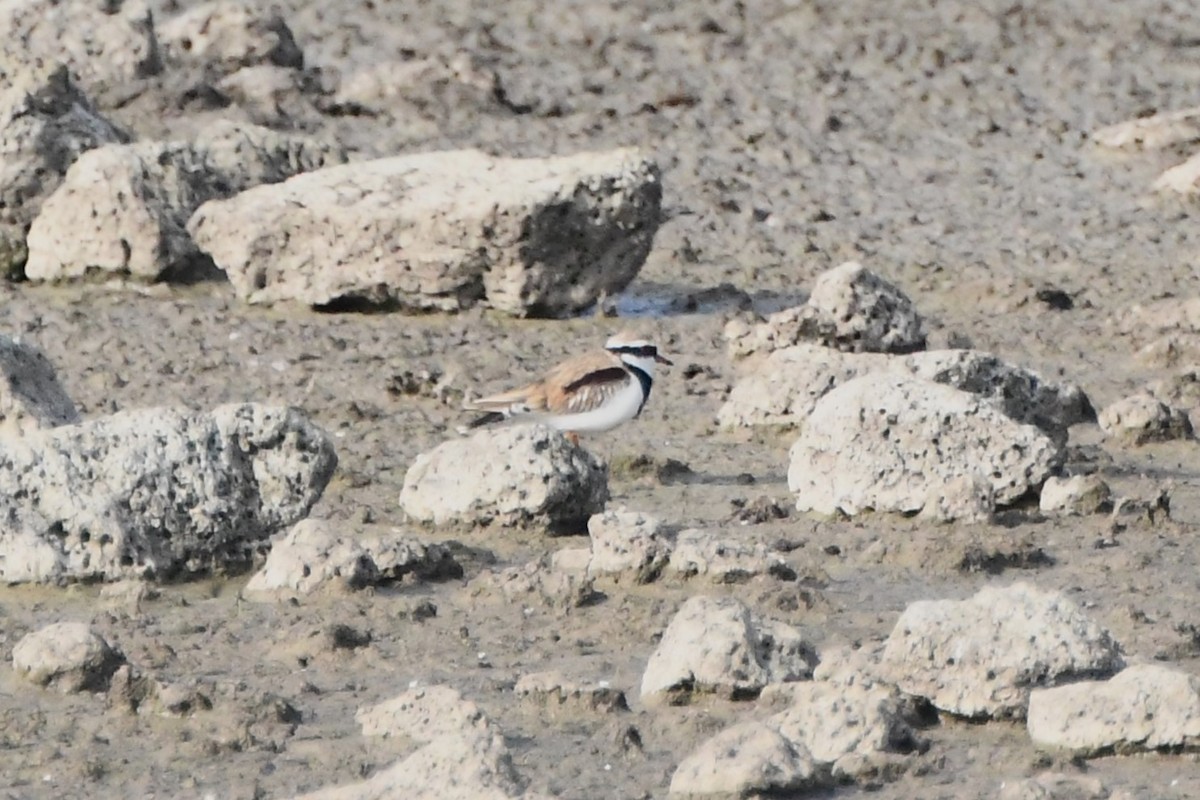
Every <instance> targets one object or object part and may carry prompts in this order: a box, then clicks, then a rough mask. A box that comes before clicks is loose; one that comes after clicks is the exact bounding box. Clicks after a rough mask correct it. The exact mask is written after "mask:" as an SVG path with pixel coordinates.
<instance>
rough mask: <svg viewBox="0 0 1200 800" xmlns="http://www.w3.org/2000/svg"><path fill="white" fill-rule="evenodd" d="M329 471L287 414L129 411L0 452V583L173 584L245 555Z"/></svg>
mask: <svg viewBox="0 0 1200 800" xmlns="http://www.w3.org/2000/svg"><path fill="white" fill-rule="evenodd" d="M336 464H337V457H336V455H335V454H334V450H333V446H332V444H331V443H330V440H329V438H328V437H327V436H326V435H325V433H324V432H323V431H321V430H320V429H319V428H317V427H316V426H315V425H313V424H312V422H310V421H309V420H308V418H307V417H306V416H304V415H303V414H302V413H301V412H300V411H298V410H296V409H288V408H276V407H271V406H261V405H254V404H247V405H228V406H221V407H219V408H217V409H215V410H214V411H212V412H211V413H196V412H189V411H182V410H176V409H140V410H134V411H126V412H122V413H119V414H115V415H113V416H110V417H104V418H100V419H96V420H91V421H88V422H83V423H80V424H77V425H65V426H60V427H57V428H50V429H48V430H44V431H38V432H35V433H30V434H26V435H25V436H23V437H20V438H18V439H13V440H9V441H7V442H6V443H5V447H4V448H3V450H2V451H0V519H3V520H5V522H4V524H3V525H2V526H0V580H3V581H6V582H8V583H19V582H27V581H55V580H63V579H90V578H105V579H110V580H111V579H119V578H128V577H135V576H138V575H146V576H148V577H149V576H156V577H162V576H169V575H171V574H173V573H177V572H180V571H190V570H196V569H206V568H210V567H212V566H214V565H216V564H221V563H226V562H233V563H242V562H244V561H246V560H248V558H249V555H250V552H251V551H252V550H253V549H254V548H256V546H257V545H258V544H259V543H260V542H262V541H263V540H265V539H267V538H268V537H270V536H271V535H272V534H274V533H276V532H278V531H281V530H283V529H284V528H286V527H287V526H289V525H291V524H293V523H295V522H297V521H298V520H300V519H302V518H304V517H305V516H306V515H307V514H308V511H309V509H310V508H312V506H313V504H314V503H316V501H317V500H318V499H319V498H320V495H321V492H322V490H323V489H324V488H325V484H326V483H327V482H328V481H329V478H330V477H331V475H332V474H333V470H334V467H335V466H336Z"/></svg>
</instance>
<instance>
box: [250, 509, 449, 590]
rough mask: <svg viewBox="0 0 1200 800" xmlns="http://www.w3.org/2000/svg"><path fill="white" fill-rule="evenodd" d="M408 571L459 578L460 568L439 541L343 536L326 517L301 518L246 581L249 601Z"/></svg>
mask: <svg viewBox="0 0 1200 800" xmlns="http://www.w3.org/2000/svg"><path fill="white" fill-rule="evenodd" d="M408 574H415V575H417V576H419V577H423V578H437V577H443V576H449V575H458V576H461V575H462V567H460V566H459V565H458V563H457V562H456V561H455V560H454V558H453V556H451V555H450V552H449V551H448V550H447V549H446V548H445V547H443V546H442V545H439V544H425V543H424V542H420V541H417V540H416V539H412V538H409V537H404V536H401V535H399V534H396V535H392V536H386V537H383V536H374V537H364V536H356V535H354V534H347V535H342V534H340V533H339V532H338V530H337V529H336V528H335V527H334V525H333V523H331V522H329V521H328V520H316V519H305V520H301V521H300V522H297V523H296V524H295V525H294V526H292V528H291V530H289V531H288V532H287V534H286V535H285V536H284V537H283V538H282V539H280V540H279V541H277V542H275V543H274V544H273V545H272V546H271V552H270V554H269V555H268V556H267V561H266V563H265V564H264V565H263V567H262V569H260V570H259V571H258V572H257V573H255V574H254V577H252V578H251V579H250V582H249V583H247V584H246V593H247V595H249V596H251V597H252V599H254V597H255V596H256V595H257V596H259V597H264V599H273V598H279V597H281V596H284V595H287V594H291V593H293V592H299V593H301V594H308V593H310V592H314V591H316V590H317V589H319V588H320V587H322V586H324V585H325V584H327V583H329V582H330V581H337V582H338V583H339V584H340V585H343V586H347V587H349V588H353V589H358V588H362V587H363V586H369V585H375V584H379V583H385V582H391V581H396V580H399V579H401V578H402V577H404V576H405V575H408ZM264 595H265V596H264Z"/></svg>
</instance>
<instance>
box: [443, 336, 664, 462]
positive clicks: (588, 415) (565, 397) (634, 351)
mask: <svg viewBox="0 0 1200 800" xmlns="http://www.w3.org/2000/svg"><path fill="white" fill-rule="evenodd" d="M673 363H674V362H672V361H671V360H670V359H668V358H666V357H665V356H663V355H662V354H661V353H659V352H658V347H656V346H655V345H654V344H652V343H650V342H649V341H647V340H645V339H642V338H639V337H637V336H636V335H635V334H633V333H632V332H630V331H622V332H620V333H617V334H615V335H613V336H610V337H609V339H608V341H606V342H605V343H604V349H603V350H597V351H595V352H590V353H584V354H582V355H579V356H576V357H575V358H571V359H568V360H566V361H564V362H562V363H561V364H558V365H557V366H555V367H553V368H552V369H551V370H550V371H549V372H547V373H546V374H545V375H544V376H543V377H542V379H541V380H539V381H535V382H534V383H531V384H528V385H526V386H522V387H520V388H517V389H512V390H510V391H507V392H502V393H500V394H496V395H492V396H490V397H482V398H479V399H477V400H470V401H468V402H467V403H465V404H464V407H465V408H466V409H467V410H470V411H483V412H484V414H483V415H481V416H479V417H477V418H476V419H474V420H472V421H471V422H470V423H469V424H468V425H466V426H465V427H466V429H468V430H470V429H473V428H479V427H481V426H484V425H490V424H493V423H498V422H503V421H528V422H540V423H543V424H545V425H548V426H550V427H551V428H554V429H555V430H558V431H561V432H563V433H564V434H565V435H566V436H567V438H569V439H570V440H571V441H572V442H574V443H575V444H578V443H579V434H581V433H603V432H605V431H610V430H612V429H613V428H615V427H617V426H618V425H621V424H623V423H625V422H628V421H629V420H631V419H633V418H634V417H637V416H638V415H639V414H641V413H642V409H643V408H645V406H646V401H647V400H648V399H649V398H650V387H651V386H653V385H654V365H655V364H666V365H671V364H673Z"/></svg>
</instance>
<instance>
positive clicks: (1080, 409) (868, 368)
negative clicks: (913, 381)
mask: <svg viewBox="0 0 1200 800" xmlns="http://www.w3.org/2000/svg"><path fill="white" fill-rule="evenodd" d="M871 373H893V374H897V375H913V376H915V377H918V378H923V379H925V380H928V381H933V382H934V383H941V384H945V385H947V386H952V387H954V388H955V389H961V390H962V391H964V392H970V393H971V394H974V395H978V396H979V397H981V398H986V399H987V400H989V401H991V402H992V403H993V404H994V405H995V406H996V408H997V409H999V410H1000V411H1002V412H1003V413H1005V414H1006V415H1008V416H1009V417H1011V418H1012V419H1014V420H1016V421H1017V422H1023V423H1027V424H1030V425H1035V426H1037V427H1038V428H1040V429H1041V430H1042V432H1043V433H1045V434H1046V435H1047V436H1049V437H1050V438H1052V439H1054V440H1055V441H1058V442H1066V439H1067V429H1068V428H1069V427H1070V426H1072V425H1075V424H1077V423H1080V422H1088V421H1094V420H1095V416H1096V415H1095V411H1094V410H1093V409H1092V406H1091V402H1090V401H1089V400H1088V397H1087V395H1085V394H1084V393H1083V391H1082V390H1081V389H1080V388H1079V387H1078V386H1075V385H1073V384H1069V383H1055V382H1051V381H1047V380H1046V379H1044V378H1043V377H1042V376H1041V375H1039V374H1037V373H1036V372H1033V371H1031V370H1027V369H1024V368H1022V367H1018V366H1015V365H1012V364H1008V363H1007V362H1005V361H1003V360H1001V359H1000V358H998V357H996V356H994V355H992V354H991V353H984V352H979V351H976V350H931V351H926V352H921V353H913V354H912V355H909V356H889V355H885V354H881V353H842V352H839V351H837V350H832V349H830V348H827V347H820V346H817V345H809V344H798V345H793V346H791V347H785V348H782V349H779V350H774V351H772V352H771V353H769V354H768V355H766V356H765V357H764V358H762V359H760V360H759V361H758V362H757V363H750V364H748V366H747V367H746V368H745V370H744V371H743V374H742V375H741V377H739V378H738V380H737V382H736V383H735V384H734V386H733V389H732V390H731V391H730V394H729V398H728V399H727V400H726V401H725V403H724V404H723V405H722V406H721V409H720V411H719V412H718V420H719V422H720V423H721V424H722V425H724V426H726V427H736V426H742V425H782V426H799V425H803V424H804V421H805V420H806V419H807V418H808V415H809V414H811V413H812V411H813V409H814V408H815V407H816V405H817V402H818V401H819V400H820V399H821V398H822V397H824V396H825V395H826V394H828V393H829V392H831V391H832V390H834V389H835V388H837V387H838V386H841V385H842V384H844V383H846V382H847V381H849V380H852V379H853V378H856V377H859V376H862V375H867V374H871Z"/></svg>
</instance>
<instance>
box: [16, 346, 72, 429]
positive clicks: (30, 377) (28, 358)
mask: <svg viewBox="0 0 1200 800" xmlns="http://www.w3.org/2000/svg"><path fill="white" fill-rule="evenodd" d="M78 421H79V412H78V411H76V410H75V403H74V402H72V401H71V398H70V397H69V396H67V392H66V390H65V389H64V388H63V386H62V384H61V383H59V382H58V375H57V374H56V373H55V371H54V366H53V365H52V364H51V363H50V359H48V358H46V356H45V354H44V353H42V351H41V350H39V349H38V348H37V347H35V346H34V345H33V344H31V343H29V342H26V341H23V340H21V339H19V338H18V339H13V338H9V337H8V336H4V335H3V334H0V437H5V436H13V435H19V434H22V433H25V432H28V431H32V430H38V429H43V428H53V427H55V426H57V425H68V424H70V423H73V422H78Z"/></svg>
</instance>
